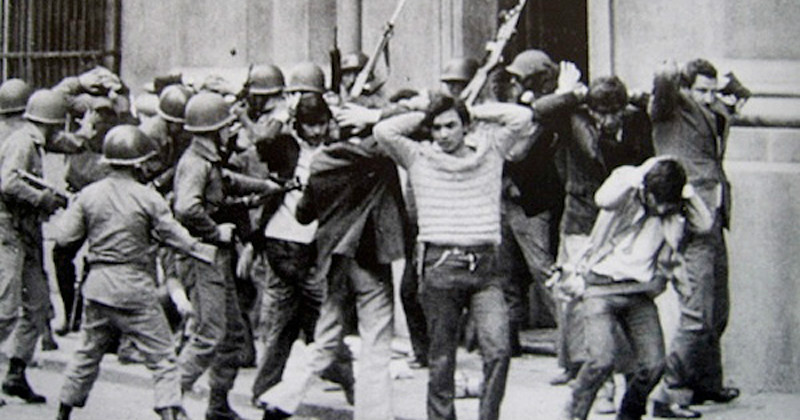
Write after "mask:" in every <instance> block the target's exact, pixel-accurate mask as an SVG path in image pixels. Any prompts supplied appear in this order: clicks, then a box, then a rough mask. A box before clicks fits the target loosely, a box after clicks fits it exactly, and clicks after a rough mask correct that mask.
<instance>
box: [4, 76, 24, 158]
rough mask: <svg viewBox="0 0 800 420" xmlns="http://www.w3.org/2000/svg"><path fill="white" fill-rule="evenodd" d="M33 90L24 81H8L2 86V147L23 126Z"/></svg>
mask: <svg viewBox="0 0 800 420" xmlns="http://www.w3.org/2000/svg"><path fill="white" fill-rule="evenodd" d="M31 93H32V90H31V88H30V86H28V84H27V83H25V81H24V80H21V79H8V80H6V81H5V82H3V84H2V85H0V146H2V142H3V141H5V139H6V138H7V137H8V136H9V135H11V133H13V132H14V131H17V129H19V127H20V126H21V125H22V124H23V122H24V119H23V118H22V113H23V112H24V111H25V104H26V103H27V102H28V98H29V97H30V96H31Z"/></svg>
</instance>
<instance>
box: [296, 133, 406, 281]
mask: <svg viewBox="0 0 800 420" xmlns="http://www.w3.org/2000/svg"><path fill="white" fill-rule="evenodd" d="M296 217H297V220H298V221H299V222H300V223H310V222H311V221H313V220H314V219H317V220H319V227H318V229H317V246H318V250H319V253H318V255H319V261H320V262H321V261H324V260H325V259H326V258H329V257H330V256H331V255H332V254H339V255H345V256H348V257H351V258H355V259H356V260H358V261H359V263H361V264H362V265H366V266H371V265H374V264H389V263H391V262H392V261H394V260H396V259H399V258H402V257H403V256H404V249H405V247H404V239H405V229H407V215H406V213H405V205H404V202H403V196H402V192H401V190H400V181H399V177H398V175H397V166H396V165H395V163H394V161H392V160H391V159H389V158H388V157H385V156H382V155H381V154H380V153H379V151H378V149H377V145H376V144H375V143H374V142H373V141H372V140H371V139H367V140H365V141H363V142H362V143H361V144H360V145H355V144H352V143H347V142H340V143H335V144H332V145H329V146H325V149H323V150H322V151H321V152H320V153H319V154H318V155H317V156H316V157H315V158H314V161H313V162H312V164H311V176H310V178H309V180H308V186H307V187H306V189H305V192H304V194H303V198H302V199H301V200H300V203H299V204H298V206H297V213H296Z"/></svg>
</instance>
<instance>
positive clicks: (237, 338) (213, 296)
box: [178, 248, 244, 392]
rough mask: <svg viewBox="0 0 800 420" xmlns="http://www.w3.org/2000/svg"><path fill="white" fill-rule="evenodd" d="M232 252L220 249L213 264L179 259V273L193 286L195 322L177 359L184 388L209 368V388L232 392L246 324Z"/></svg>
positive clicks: (191, 295) (191, 384)
mask: <svg viewBox="0 0 800 420" xmlns="http://www.w3.org/2000/svg"><path fill="white" fill-rule="evenodd" d="M232 258H233V251H232V250H231V249H226V248H219V249H218V250H217V256H216V260H215V263H214V265H210V264H207V263H204V262H201V261H198V260H195V259H189V258H186V259H180V260H179V274H180V275H181V278H182V279H184V281H186V282H187V284H189V285H191V287H190V290H189V300H190V301H191V302H192V305H193V306H194V310H195V322H194V324H193V328H192V331H191V333H190V336H189V340H188V341H187V343H186V344H185V346H184V347H183V349H182V350H181V353H180V356H179V357H178V366H179V367H180V371H181V387H182V388H183V389H185V390H186V389H191V388H192V386H193V385H194V383H195V382H196V381H197V378H199V377H200V376H201V375H202V374H203V372H205V371H206V369H209V387H210V388H211V390H214V391H224V392H227V391H230V389H231V388H232V387H233V383H234V381H235V379H236V374H237V373H238V370H239V366H240V364H241V357H240V354H241V351H242V346H243V345H244V337H243V336H242V331H243V329H244V323H243V321H242V312H241V311H240V310H239V303H238V301H237V299H236V288H235V285H234V282H233V281H234V280H233V267H232Z"/></svg>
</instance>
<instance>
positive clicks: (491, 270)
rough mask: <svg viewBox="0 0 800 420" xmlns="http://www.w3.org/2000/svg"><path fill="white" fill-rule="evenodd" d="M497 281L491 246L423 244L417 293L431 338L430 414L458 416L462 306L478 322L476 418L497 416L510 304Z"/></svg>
mask: <svg viewBox="0 0 800 420" xmlns="http://www.w3.org/2000/svg"><path fill="white" fill-rule="evenodd" d="M454 250H457V251H456V253H454ZM470 255H471V256H470ZM501 284H502V279H500V278H498V270H497V250H496V248H495V247H491V246H489V247H476V248H474V249H470V248H451V247H438V246H428V247H427V249H426V251H425V269H424V274H423V280H422V288H421V291H420V296H421V298H422V305H423V308H424V309H425V316H426V317H427V319H428V336H429V337H430V339H431V342H430V350H429V354H428V362H429V364H430V377H429V380H428V401H427V406H428V408H427V411H428V419H429V420H455V418H456V413H455V407H454V404H453V396H454V395H455V378H454V374H455V364H456V350H457V346H458V333H459V329H460V327H459V322H458V320H459V318H460V317H461V314H462V312H463V311H464V309H465V308H466V309H467V310H468V311H469V314H470V316H471V317H472V320H473V321H474V323H475V325H476V328H477V335H478V344H479V346H480V351H481V356H482V358H483V374H484V390H483V394H482V395H481V399H480V408H479V415H478V418H479V419H480V420H496V419H497V418H499V415H500V404H501V402H502V400H503V396H504V394H505V387H506V378H507V376H508V366H509V360H510V353H511V352H510V344H509V322H508V307H507V305H506V302H505V298H504V296H503V290H502V286H501Z"/></svg>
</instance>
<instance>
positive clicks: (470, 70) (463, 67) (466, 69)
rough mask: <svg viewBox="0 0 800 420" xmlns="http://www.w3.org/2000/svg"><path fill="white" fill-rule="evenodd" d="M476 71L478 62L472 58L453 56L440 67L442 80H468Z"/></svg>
mask: <svg viewBox="0 0 800 420" xmlns="http://www.w3.org/2000/svg"><path fill="white" fill-rule="evenodd" d="M476 71H478V62H477V61H475V59H473V58H453V59H451V60H450V61H448V62H447V63H445V65H444V68H443V69H442V76H441V78H440V79H441V81H443V82H469V81H470V80H472V76H475V72H476Z"/></svg>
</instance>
